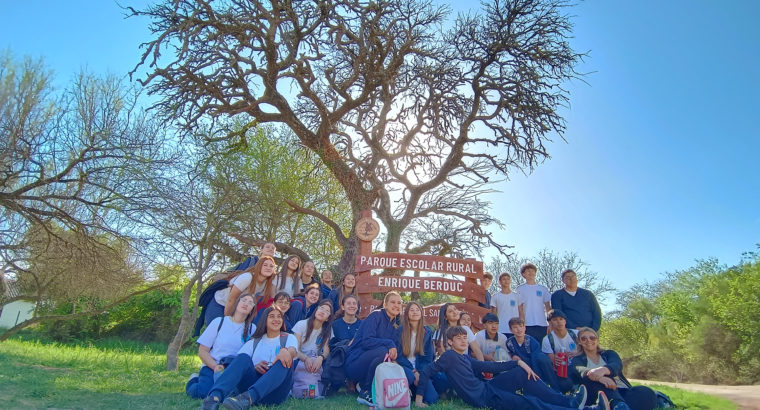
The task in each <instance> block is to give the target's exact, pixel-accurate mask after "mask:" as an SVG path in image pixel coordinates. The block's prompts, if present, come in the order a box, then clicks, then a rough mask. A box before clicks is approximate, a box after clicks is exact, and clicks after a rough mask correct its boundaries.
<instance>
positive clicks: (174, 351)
mask: <svg viewBox="0 0 760 410" xmlns="http://www.w3.org/2000/svg"><path fill="white" fill-rule="evenodd" d="M198 279H199V278H198V277H197V276H196V277H195V278H194V279H193V280H191V281H190V283H188V284H187V285H186V286H185V289H184V291H183V292H182V317H181V319H180V321H179V327H178V328H177V333H176V334H175V335H174V338H173V339H172V341H171V343H169V348H168V349H166V370H171V371H176V370H177V369H178V366H179V349H181V348H182V345H183V344H185V342H186V341H187V338H188V335H189V334H190V329H191V327H192V326H193V324H194V322H193V315H192V314H191V313H190V295H191V294H192V293H193V288H194V287H195V284H196V283H199V282H200V281H199V280H198Z"/></svg>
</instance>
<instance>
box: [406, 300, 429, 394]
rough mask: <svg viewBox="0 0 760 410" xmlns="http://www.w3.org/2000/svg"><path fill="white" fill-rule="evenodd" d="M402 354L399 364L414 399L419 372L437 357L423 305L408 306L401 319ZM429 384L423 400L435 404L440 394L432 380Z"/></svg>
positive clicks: (413, 303) (410, 303)
mask: <svg viewBox="0 0 760 410" xmlns="http://www.w3.org/2000/svg"><path fill="white" fill-rule="evenodd" d="M401 353H402V354H401V355H399V357H398V360H397V362H398V364H399V365H401V367H403V368H404V373H406V378H407V380H408V381H409V390H410V391H411V392H412V397H414V392H416V391H417V385H418V383H419V378H420V373H419V372H421V371H423V370H424V369H425V368H426V367H428V366H429V365H430V364H431V363H433V357H434V356H435V349H434V348H433V332H432V331H431V330H430V329H428V328H427V326H423V324H422V305H420V304H419V303H417V302H414V301H412V302H409V303H407V304H406V309H405V310H404V316H403V318H402V319H401ZM427 383H428V386H427V388H426V389H425V396H424V397H423V400H424V402H425V403H427V404H434V403H436V402H437V401H438V393H437V392H436V391H435V388H434V387H433V382H432V380H428V381H427Z"/></svg>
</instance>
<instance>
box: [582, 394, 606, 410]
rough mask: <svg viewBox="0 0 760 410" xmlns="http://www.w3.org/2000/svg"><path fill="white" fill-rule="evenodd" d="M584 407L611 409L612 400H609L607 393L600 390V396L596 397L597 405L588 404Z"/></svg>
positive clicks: (597, 409)
mask: <svg viewBox="0 0 760 410" xmlns="http://www.w3.org/2000/svg"><path fill="white" fill-rule="evenodd" d="M584 409H588V410H610V401H609V400H607V395H606V394H604V392H602V391H600V392H599V396H597V399H596V405H595V406H586V407H584Z"/></svg>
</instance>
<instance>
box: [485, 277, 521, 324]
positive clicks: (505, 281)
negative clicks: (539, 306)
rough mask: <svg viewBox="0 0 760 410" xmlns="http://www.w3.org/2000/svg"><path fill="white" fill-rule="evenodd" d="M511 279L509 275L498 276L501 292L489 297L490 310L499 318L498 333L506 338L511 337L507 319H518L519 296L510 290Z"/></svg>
mask: <svg viewBox="0 0 760 410" xmlns="http://www.w3.org/2000/svg"><path fill="white" fill-rule="evenodd" d="M511 285H512V278H511V277H510V276H509V273H506V272H504V273H502V274H501V275H499V286H501V292H497V293H494V294H493V296H492V297H491V307H492V308H491V310H492V311H493V312H494V313H496V315H497V316H498V317H499V332H501V333H502V334H503V335H504V336H506V337H507V338H510V337H512V332H511V331H510V330H509V319H512V318H513V317H520V310H519V306H520V295H518V294H517V293H514V292H512V290H511V289H510V287H511Z"/></svg>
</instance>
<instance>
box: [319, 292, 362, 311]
mask: <svg viewBox="0 0 760 410" xmlns="http://www.w3.org/2000/svg"><path fill="white" fill-rule="evenodd" d="M354 295H355V296H356V294H354ZM343 296H348V294H346V295H343ZM327 299H328V300H329V301H330V303H332V304H333V308H334V310H335V311H338V309H340V302H341V301H340V286H339V287H337V288H335V289H333V290H332V292H330V295H329V296H327ZM356 306H357V307H358V308H359V309H361V307H362V305H361V303H359V297H358V296H357V297H356ZM357 312H358V310H357Z"/></svg>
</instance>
